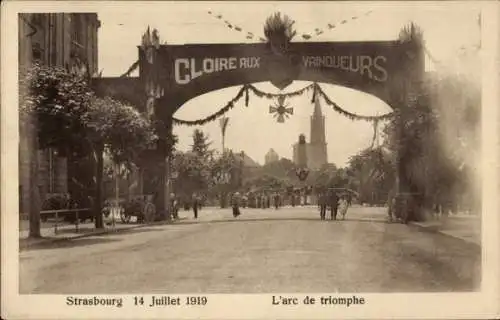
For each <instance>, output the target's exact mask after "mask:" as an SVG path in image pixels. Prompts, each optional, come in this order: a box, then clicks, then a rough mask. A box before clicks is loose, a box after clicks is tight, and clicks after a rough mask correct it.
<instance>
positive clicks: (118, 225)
mask: <svg viewBox="0 0 500 320" xmlns="http://www.w3.org/2000/svg"><path fill="white" fill-rule="evenodd" d="M109 222H110V221H108V219H105V220H104V223H105V226H104V228H102V229H96V228H95V224H94V223H93V222H91V223H80V224H79V225H78V229H77V228H76V225H74V224H64V223H62V222H59V223H58V226H57V232H56V228H55V226H54V225H55V221H54V222H46V223H43V224H42V228H41V229H40V233H41V236H42V237H41V238H38V239H32V238H29V226H28V227H26V223H27V221H20V228H19V229H20V230H19V249H26V248H29V247H32V246H37V245H42V244H46V243H51V242H56V241H64V240H72V239H78V238H84V237H90V236H95V235H102V234H107V233H112V232H120V231H125V230H131V229H135V228H141V227H147V226H151V225H158V224H166V223H171V222H167V221H158V222H152V223H141V224H139V223H128V224H125V223H122V222H121V221H120V219H119V218H118V219H117V220H115V225H114V226H113V225H112V224H110V223H109Z"/></svg>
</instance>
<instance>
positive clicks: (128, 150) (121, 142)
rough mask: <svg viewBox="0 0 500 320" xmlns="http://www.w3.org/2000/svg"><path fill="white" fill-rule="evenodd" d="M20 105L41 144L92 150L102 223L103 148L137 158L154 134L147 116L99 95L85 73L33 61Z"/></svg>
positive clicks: (120, 157) (70, 151)
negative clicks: (81, 73) (32, 121)
mask: <svg viewBox="0 0 500 320" xmlns="http://www.w3.org/2000/svg"><path fill="white" fill-rule="evenodd" d="M20 93H21V94H22V97H21V104H22V105H21V110H22V111H23V113H26V114H27V115H29V116H31V117H34V119H36V122H37V126H36V129H37V142H38V143H39V146H40V148H47V147H51V148H55V149H57V150H58V152H59V154H61V155H63V156H71V155H74V154H81V153H82V150H83V152H84V153H85V152H90V153H91V155H92V157H93V160H94V172H93V176H94V179H95V180H94V181H95V188H94V191H95V192H94V214H95V223H96V227H97V228H102V227H103V222H102V215H101V206H102V199H101V198H102V177H103V166H104V160H103V153H104V151H105V150H106V151H108V153H109V154H110V155H111V157H112V159H113V160H114V161H115V162H116V163H128V162H133V161H135V160H136V159H137V158H138V156H139V155H140V153H141V151H142V150H144V149H147V148H150V147H151V146H152V145H151V144H152V143H153V141H155V139H156V135H155V134H154V132H153V129H152V126H151V124H150V122H149V120H148V119H146V118H144V117H142V116H141V115H140V114H139V112H138V111H136V110H135V109H134V108H133V107H131V106H126V105H123V104H122V103H120V102H118V101H116V100H113V99H111V98H98V97H95V96H94V94H93V92H92V91H91V90H90V88H89V86H88V84H87V81H86V79H85V78H83V77H81V76H79V75H74V74H70V73H68V72H67V71H66V70H64V69H59V68H53V67H45V66H38V65H35V66H33V67H32V68H30V69H29V70H27V71H26V74H25V76H24V77H23V81H22V90H20Z"/></svg>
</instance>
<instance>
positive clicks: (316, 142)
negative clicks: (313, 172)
mask: <svg viewBox="0 0 500 320" xmlns="http://www.w3.org/2000/svg"><path fill="white" fill-rule="evenodd" d="M299 139H303V141H304V143H305V145H304V146H303V147H300V143H299V142H297V143H295V144H294V145H293V162H294V163H295V164H297V165H303V164H305V165H307V167H308V168H309V169H319V168H321V166H323V165H324V164H326V163H328V155H327V144H326V133H325V116H324V115H323V113H322V112H321V105H320V103H319V100H318V99H316V101H315V103H314V111H313V115H312V116H311V141H310V142H309V143H307V142H305V136H304V135H303V134H301V135H300V137H299Z"/></svg>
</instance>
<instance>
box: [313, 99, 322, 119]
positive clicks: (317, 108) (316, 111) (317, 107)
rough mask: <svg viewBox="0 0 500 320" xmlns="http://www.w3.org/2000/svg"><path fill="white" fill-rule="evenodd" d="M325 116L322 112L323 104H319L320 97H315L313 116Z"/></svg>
mask: <svg viewBox="0 0 500 320" xmlns="http://www.w3.org/2000/svg"><path fill="white" fill-rule="evenodd" d="M321 116H323V112H321V105H320V104H319V99H318V97H316V98H315V99H314V112H313V117H321Z"/></svg>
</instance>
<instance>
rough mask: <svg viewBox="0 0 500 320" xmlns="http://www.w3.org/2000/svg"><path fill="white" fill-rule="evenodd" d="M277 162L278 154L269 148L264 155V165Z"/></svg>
mask: <svg viewBox="0 0 500 320" xmlns="http://www.w3.org/2000/svg"><path fill="white" fill-rule="evenodd" d="M279 160H280V156H279V155H278V153H277V152H276V151H274V149H272V148H271V149H270V150H269V151H268V152H267V153H266V156H265V164H269V163H272V162H277V161H279Z"/></svg>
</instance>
